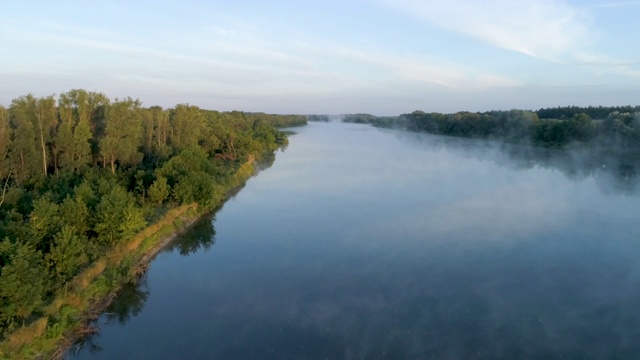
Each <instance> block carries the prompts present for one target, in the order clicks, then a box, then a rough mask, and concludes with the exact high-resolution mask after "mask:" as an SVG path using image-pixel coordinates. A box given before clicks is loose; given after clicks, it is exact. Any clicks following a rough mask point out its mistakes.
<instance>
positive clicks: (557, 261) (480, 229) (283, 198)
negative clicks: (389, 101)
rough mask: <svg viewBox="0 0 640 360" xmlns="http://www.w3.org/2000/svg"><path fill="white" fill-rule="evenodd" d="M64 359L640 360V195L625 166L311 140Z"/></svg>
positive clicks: (128, 295)
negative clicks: (521, 359)
mask: <svg viewBox="0 0 640 360" xmlns="http://www.w3.org/2000/svg"><path fill="white" fill-rule="evenodd" d="M295 131H296V132H297V134H295V135H292V136H290V145H289V147H288V148H287V149H286V150H285V151H283V152H278V153H277V154H276V161H275V163H274V164H273V165H272V166H271V167H270V168H267V169H265V170H263V171H262V172H261V173H259V174H258V175H257V176H256V177H254V178H252V179H250V180H249V181H248V183H247V185H246V186H245V187H244V189H242V190H241V191H240V192H239V193H238V194H237V195H236V196H235V197H233V198H232V199H231V200H229V201H228V202H227V203H226V204H225V205H224V207H223V208H222V210H220V211H219V212H218V213H217V214H216V215H215V218H213V217H209V218H206V219H203V220H202V221H200V222H199V223H197V224H196V226H194V227H193V228H192V229H191V230H190V231H189V232H187V233H186V234H185V235H184V236H182V237H181V238H180V239H178V240H177V242H176V243H175V244H173V245H172V246H171V247H169V248H167V249H166V250H165V251H164V252H162V253H161V254H159V255H158V256H157V258H156V259H155V260H154V261H153V263H152V264H151V268H150V270H149V272H148V273H147V275H146V276H145V278H144V279H142V281H141V282H140V284H139V285H138V286H137V287H130V288H128V289H125V290H124V291H123V293H122V294H121V296H120V298H119V300H118V301H117V302H116V303H115V304H114V305H113V306H112V307H111V308H110V309H109V310H108V313H107V314H105V315H103V316H102V317H101V318H100V319H99V320H98V322H97V325H98V326H99V327H100V328H101V331H100V333H99V334H98V335H97V336H94V337H92V338H89V339H86V341H85V342H84V343H83V344H80V345H77V346H76V347H74V349H73V351H72V352H71V353H70V354H69V355H68V356H67V358H68V359H378V358H389V359H422V358H428V359H431V358H437V359H515V358H528V359H554V358H557V359H613V358H620V359H628V358H638V357H640V341H639V340H640V222H639V221H638V219H639V215H640V211H639V210H640V206H639V205H640V194H639V191H638V188H640V184H639V183H638V178H637V177H636V175H637V174H636V169H635V167H634V166H633V164H629V163H627V162H624V161H620V160H619V159H615V158H614V159H611V158H609V159H607V158H602V159H601V158H597V157H593V156H592V157H585V156H583V155H584V154H577V153H566V152H560V151H556V150H543V149H536V148H531V147H527V146H521V145H520V146H517V145H504V144H502V145H501V144H499V143H494V142H490V141H480V140H470V139H457V138H447V137H440V136H433V135H427V134H415V133H409V132H404V131H399V130H383V129H376V128H373V127H370V126H367V125H356V124H342V123H310V124H309V125H308V126H305V127H300V128H296V129H295Z"/></svg>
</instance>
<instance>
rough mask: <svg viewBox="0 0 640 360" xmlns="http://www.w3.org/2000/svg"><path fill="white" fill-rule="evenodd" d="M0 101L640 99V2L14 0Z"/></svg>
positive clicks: (477, 105)
mask: <svg viewBox="0 0 640 360" xmlns="http://www.w3.org/2000/svg"><path fill="white" fill-rule="evenodd" d="M4 13H5V17H6V20H5V21H4V22H3V24H2V25H0V50H1V51H2V52H3V53H5V54H11V56H10V57H6V58H5V59H3V67H2V70H0V81H2V83H3V84H4V86H3V87H2V88H1V89H0V104H2V105H5V106H8V105H9V104H10V102H11V100H12V99H14V98H17V97H19V96H22V95H26V94H29V93H32V94H34V96H37V97H42V96H49V95H52V94H59V93H60V92H61V91H68V90H71V89H86V90H88V91H98V92H102V93H104V94H105V95H107V96H109V97H110V98H111V97H112V98H124V97H127V96H131V97H133V98H137V99H139V100H140V101H141V102H142V103H143V105H144V106H155V105H159V106H162V107H163V108H169V107H172V106H174V105H176V104H181V103H189V104H192V105H196V106H198V107H200V108H203V109H211V110H218V111H233V110H238V111H245V112H265V113H272V114H301V115H302V114H356V113H368V114H373V115H376V116H397V115H400V114H403V113H409V112H412V111H414V110H421V111H425V112H441V113H452V112H458V111H470V112H485V111H491V110H496V109H501V110H510V109H522V110H531V111H535V110H532V109H541V108H554V107H558V106H560V107H563V106H580V107H583V106H585V107H586V106H626V104H629V105H631V106H636V105H638V104H640V103H639V102H638V99H640V83H639V82H638V80H639V79H640V50H639V49H637V48H635V47H633V46H629V44H633V43H634V42H635V39H634V34H637V33H640V23H638V22H637V21H636V20H635V19H637V17H638V15H640V1H605V2H600V1H594V0H590V1H576V0H574V1H556V0H540V1H534V2H528V1H527V2H525V1H516V2H512V1H511V2H510V1H505V0H490V1H487V2H483V3H482V4H478V3H476V2H473V1H467V0H464V1H463V0H460V1H453V2H447V3H440V2H437V1H429V0H427V1H417V0H398V1H391V0H374V1H364V0H350V1H340V2H338V1H324V2H321V3H315V2H297V1H291V0H278V1H273V2H269V3H263V2H259V1H256V0H250V1H249V0H247V1H242V2H238V3H234V4H229V3H226V2H224V1H213V2H206V3H202V2H199V1H195V0H189V1H183V2H181V3H172V2H160V3H153V4H148V3H144V2H141V3H128V2H124V1H121V0H103V1H100V2H99V3H91V4H86V3H83V2H80V1H68V2H64V3H62V4H58V3H49V2H46V1H24V2H14V3H10V4H7V5H6V6H5V12H4Z"/></svg>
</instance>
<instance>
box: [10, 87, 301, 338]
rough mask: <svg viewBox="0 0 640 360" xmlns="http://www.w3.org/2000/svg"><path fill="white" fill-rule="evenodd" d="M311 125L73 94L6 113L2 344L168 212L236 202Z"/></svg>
mask: <svg viewBox="0 0 640 360" xmlns="http://www.w3.org/2000/svg"><path fill="white" fill-rule="evenodd" d="M305 122H306V119H305V117H303V116H296V115H286V116H284V115H270V114H264V113H244V112H239V111H232V112H218V111H211V110H204V109H200V108H199V107H197V106H193V105H189V104H179V105H176V106H175V107H173V108H170V109H163V108H161V107H159V106H152V107H148V108H145V107H143V106H142V103H141V102H140V101H139V100H137V99H132V98H130V97H127V98H124V99H113V100H112V99H109V98H108V97H107V96H106V95H104V94H102V93H99V92H91V91H86V90H80V89H76V90H70V91H68V92H65V93H62V94H60V95H59V96H58V97H56V96H53V95H52V96H46V97H35V96H33V95H31V94H28V95H24V96H21V97H18V98H16V99H14V100H13V101H12V102H11V104H10V105H9V106H8V107H3V106H0V191H1V193H0V336H4V335H6V334H8V333H9V332H11V331H12V330H14V329H16V328H17V327H18V326H20V325H21V324H24V323H25V322H29V320H30V319H34V318H36V317H38V316H40V315H41V314H42V313H43V311H44V310H43V309H44V308H45V307H46V306H47V305H48V304H49V302H51V300H52V299H53V297H54V295H55V294H56V292H58V291H62V290H64V289H66V285H67V284H68V283H69V282H70V280H71V279H72V278H73V277H74V276H75V275H77V274H78V273H79V272H81V271H82V270H83V269H86V268H88V267H89V266H90V265H91V264H93V263H95V262H96V261H97V260H98V259H100V257H101V256H103V255H104V254H105V253H106V252H108V251H109V249H111V248H113V247H114V246H116V245H118V244H119V243H121V242H123V241H124V240H126V239H129V238H131V237H132V236H133V235H135V234H136V233H137V232H138V231H140V230H141V229H142V228H144V227H145V226H146V225H147V224H148V223H150V222H152V221H153V220H154V219H156V218H157V217H158V216H159V214H161V213H162V212H163V211H166V209H168V208H171V207H173V206H176V205H178V204H187V203H193V202H197V203H198V204H199V206H201V207H202V208H205V209H206V208H210V207H211V206H213V205H214V204H217V203H219V202H220V201H221V199H222V198H223V197H224V196H225V195H226V190H227V189H228V186H229V184H231V183H232V181H233V175H234V173H235V171H236V170H237V169H239V168H240V167H241V165H242V164H244V163H246V162H247V161H250V160H252V159H256V160H259V159H260V157H261V156H262V155H263V154H268V153H272V152H273V151H275V150H276V149H277V148H278V147H280V146H282V145H284V144H286V143H287V138H286V136H285V135H284V134H283V133H282V132H280V131H278V130H277V129H276V128H275V127H274V126H291V125H298V124H302V123H305Z"/></svg>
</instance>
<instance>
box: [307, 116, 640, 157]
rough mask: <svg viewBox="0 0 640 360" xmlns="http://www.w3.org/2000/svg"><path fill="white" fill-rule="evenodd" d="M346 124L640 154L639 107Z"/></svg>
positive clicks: (321, 118) (375, 119) (381, 119)
mask: <svg viewBox="0 0 640 360" xmlns="http://www.w3.org/2000/svg"><path fill="white" fill-rule="evenodd" d="M308 119H309V120H310V121H329V120H330V118H329V117H328V116H323V115H310V116H308ZM342 121H345V122H354V123H368V124H374V125H376V126H381V127H398V128H404V129H408V130H412V131H424V132H429V133H432V134H442V135H451V136H462V137H478V138H493V139H500V140H504V141H510V142H527V143H531V144H534V145H543V146H552V147H567V146H570V145H571V146H573V145H575V146H580V145H586V144H588V145H589V146H600V147H603V148H609V149H617V150H640V107H637V106H636V107H632V106H622V107H602V106H599V107H592V106H590V107H577V106H569V107H557V108H548V109H540V110H538V111H525V110H508V111H487V112H481V113H480V112H466V111H462V112H457V113H452V114H442V113H435V112H431V113H426V112H423V111H414V112H413V113H410V114H403V115H400V116H397V117H377V116H374V115H370V114H348V115H344V116H342Z"/></svg>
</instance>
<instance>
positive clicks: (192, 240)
mask: <svg viewBox="0 0 640 360" xmlns="http://www.w3.org/2000/svg"><path fill="white" fill-rule="evenodd" d="M214 221H215V218H214V217H212V216H205V217H204V218H202V219H200V220H198V221H196V222H195V223H194V224H193V225H191V228H190V229H189V231H187V232H185V233H184V234H182V235H181V236H180V237H178V238H177V239H176V240H175V241H173V242H172V243H171V244H169V245H168V246H167V247H166V248H164V249H163V250H162V251H163V252H173V251H177V252H178V253H179V254H180V255H182V256H189V255H191V254H193V253H195V252H197V251H200V250H205V251H207V250H209V249H210V248H211V247H212V246H213V245H215V243H216V238H215V237H216V229H215V228H214V227H213V223H214Z"/></svg>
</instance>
